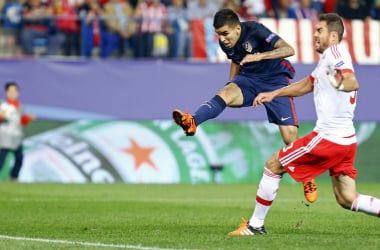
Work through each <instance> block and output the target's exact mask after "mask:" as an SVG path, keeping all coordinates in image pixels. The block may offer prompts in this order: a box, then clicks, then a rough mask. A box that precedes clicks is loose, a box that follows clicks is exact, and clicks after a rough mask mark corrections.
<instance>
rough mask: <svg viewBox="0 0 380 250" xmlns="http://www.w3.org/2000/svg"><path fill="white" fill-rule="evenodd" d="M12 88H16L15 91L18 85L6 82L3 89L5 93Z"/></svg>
mask: <svg viewBox="0 0 380 250" xmlns="http://www.w3.org/2000/svg"><path fill="white" fill-rule="evenodd" d="M12 86H14V87H16V88H17V89H19V87H18V84H17V83H16V82H7V83H6V84H5V87H4V89H5V91H8V89H9V88H10V87H12Z"/></svg>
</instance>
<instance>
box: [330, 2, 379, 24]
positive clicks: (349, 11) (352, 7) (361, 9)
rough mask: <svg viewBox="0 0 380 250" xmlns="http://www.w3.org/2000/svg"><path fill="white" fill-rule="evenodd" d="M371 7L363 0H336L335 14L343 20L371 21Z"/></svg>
mask: <svg viewBox="0 0 380 250" xmlns="http://www.w3.org/2000/svg"><path fill="white" fill-rule="evenodd" d="M371 7H372V6H371V5H369V4H368V3H367V2H366V1H364V0H338V2H337V6H336V12H337V13H338V14H339V15H340V16H341V17H342V18H343V19H361V20H369V19H371Z"/></svg>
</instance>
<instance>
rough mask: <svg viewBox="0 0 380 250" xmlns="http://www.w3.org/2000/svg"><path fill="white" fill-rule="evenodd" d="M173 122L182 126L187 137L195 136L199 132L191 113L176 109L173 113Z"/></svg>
mask: <svg viewBox="0 0 380 250" xmlns="http://www.w3.org/2000/svg"><path fill="white" fill-rule="evenodd" d="M173 120H174V122H175V123H177V125H179V126H181V128H182V129H183V131H184V132H185V134H186V136H193V135H194V134H195V132H197V125H195V121H194V117H193V116H192V115H190V114H189V113H187V112H186V113H184V112H182V111H181V110H179V109H176V110H174V111H173Z"/></svg>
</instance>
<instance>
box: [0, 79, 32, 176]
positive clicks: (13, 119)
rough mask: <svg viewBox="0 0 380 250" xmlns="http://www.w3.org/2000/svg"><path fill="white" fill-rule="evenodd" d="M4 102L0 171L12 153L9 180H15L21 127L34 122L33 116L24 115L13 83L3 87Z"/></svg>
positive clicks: (20, 152) (0, 116)
mask: <svg viewBox="0 0 380 250" xmlns="http://www.w3.org/2000/svg"><path fill="white" fill-rule="evenodd" d="M5 92H6V98H7V100H6V101H2V102H1V103H0V138H1V140H0V169H1V168H2V167H3V165H4V163H5V159H6V156H7V155H8V153H10V152H11V153H13V154H14V156H15V161H14V165H13V168H12V170H11V172H10V178H11V180H17V178H18V175H19V172H20V169H21V166H22V161H23V149H22V139H23V126H25V125H27V124H29V123H30V122H31V121H32V120H34V118H35V116H34V115H31V114H24V110H23V107H22V105H21V103H20V101H19V100H18V96H19V87H18V85H17V83H15V82H8V83H7V84H6V85H5Z"/></svg>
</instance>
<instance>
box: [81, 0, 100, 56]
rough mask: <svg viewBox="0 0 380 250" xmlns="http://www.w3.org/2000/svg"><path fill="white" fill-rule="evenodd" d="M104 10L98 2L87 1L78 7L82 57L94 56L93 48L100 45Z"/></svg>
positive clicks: (93, 0) (94, 0) (95, 0)
mask: <svg viewBox="0 0 380 250" xmlns="http://www.w3.org/2000/svg"><path fill="white" fill-rule="evenodd" d="M101 15H103V9H102V8H101V7H100V5H99V3H98V1H97V0H85V1H84V2H83V4H82V5H81V6H79V7H78V17H79V19H80V25H81V36H80V43H81V49H82V51H81V55H82V56H85V57H90V56H92V53H93V48H94V47H97V46H99V45H100V39H101V37H100V16H101Z"/></svg>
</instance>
